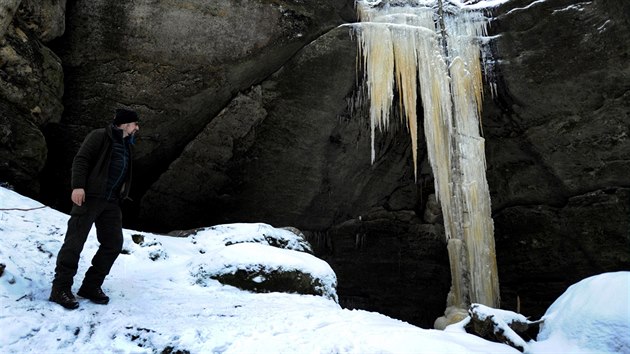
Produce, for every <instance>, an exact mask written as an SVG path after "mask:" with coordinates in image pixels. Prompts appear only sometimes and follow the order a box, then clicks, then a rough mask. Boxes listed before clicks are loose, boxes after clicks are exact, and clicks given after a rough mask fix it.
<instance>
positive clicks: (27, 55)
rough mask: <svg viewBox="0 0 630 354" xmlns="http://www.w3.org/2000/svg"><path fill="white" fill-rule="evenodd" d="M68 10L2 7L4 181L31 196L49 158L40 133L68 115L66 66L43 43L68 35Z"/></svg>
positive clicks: (0, 167) (28, 4)
mask: <svg viewBox="0 0 630 354" xmlns="http://www.w3.org/2000/svg"><path fill="white" fill-rule="evenodd" d="M18 5H19V7H18ZM63 8H65V1H57V0H55V1H31V0H24V1H22V2H21V4H20V1H9V2H6V3H3V4H2V5H0V14H2V15H3V16H2V20H1V21H0V180H2V181H8V182H10V183H11V184H13V185H15V186H16V188H18V190H20V191H21V192H22V193H25V194H28V195H31V196H37V195H38V193H39V178H38V177H39V173H40V172H41V171H42V169H43V168H44V164H45V163H46V157H47V153H48V148H47V144H46V141H45V139H44V135H43V134H42V131H41V129H42V127H43V126H45V125H46V124H48V123H50V122H54V121H59V119H60V118H61V112H62V111H63V106H62V103H61V97H62V95H63V70H62V66H61V61H60V59H59V57H58V56H57V55H56V54H55V53H53V52H52V51H51V50H50V49H49V48H47V47H46V46H45V45H44V44H43V43H44V42H47V41H49V40H51V39H53V38H55V37H57V36H59V35H61V33H63V26H64V17H63Z"/></svg>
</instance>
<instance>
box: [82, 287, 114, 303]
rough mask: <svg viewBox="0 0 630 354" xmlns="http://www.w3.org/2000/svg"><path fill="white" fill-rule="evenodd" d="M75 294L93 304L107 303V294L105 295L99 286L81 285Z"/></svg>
mask: <svg viewBox="0 0 630 354" xmlns="http://www.w3.org/2000/svg"><path fill="white" fill-rule="evenodd" d="M77 295H79V296H81V297H84V298H86V299H88V300H90V301H92V302H93V303H95V304H100V305H107V303H108V302H109V296H107V295H105V293H104V292H103V290H101V287H100V286H99V287H95V288H91V287H90V288H88V287H85V286H83V285H82V286H81V288H79V291H78V292H77Z"/></svg>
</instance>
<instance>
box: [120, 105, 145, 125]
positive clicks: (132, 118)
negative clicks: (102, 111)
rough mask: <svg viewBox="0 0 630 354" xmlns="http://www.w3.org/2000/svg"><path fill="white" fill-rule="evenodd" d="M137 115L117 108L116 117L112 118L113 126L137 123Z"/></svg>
mask: <svg viewBox="0 0 630 354" xmlns="http://www.w3.org/2000/svg"><path fill="white" fill-rule="evenodd" d="M137 121H139V119H138V113H136V112H134V111H130V110H128V109H123V108H118V109H117V110H116V116H115V117H114V125H121V124H125V123H131V122H137Z"/></svg>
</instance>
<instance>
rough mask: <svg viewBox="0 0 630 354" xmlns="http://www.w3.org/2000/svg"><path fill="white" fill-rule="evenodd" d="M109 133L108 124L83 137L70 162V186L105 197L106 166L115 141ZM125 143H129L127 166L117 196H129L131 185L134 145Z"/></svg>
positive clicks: (107, 169) (107, 172) (92, 195)
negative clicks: (77, 150)
mask: <svg viewBox="0 0 630 354" xmlns="http://www.w3.org/2000/svg"><path fill="white" fill-rule="evenodd" d="M112 133H113V132H112V126H111V125H109V126H107V127H105V128H101V129H95V130H93V131H92V132H90V133H89V134H88V135H87V136H86V137H85V140H84V141H83V144H81V148H80V149H79V152H78V153H77V155H76V156H75V157H74V161H73V162H72V181H71V187H72V189H76V188H83V189H85V195H86V196H88V197H97V198H106V197H107V185H108V178H109V166H110V163H111V158H112V146H113V141H114V140H113V139H114V137H113V134H112ZM127 146H129V167H128V170H127V174H126V177H125V181H124V182H123V184H122V187H121V189H120V195H119V196H118V197H119V198H120V199H125V198H127V197H129V186H130V184H131V170H132V160H133V148H132V144H127ZM110 185H111V183H110Z"/></svg>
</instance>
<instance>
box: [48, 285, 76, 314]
mask: <svg viewBox="0 0 630 354" xmlns="http://www.w3.org/2000/svg"><path fill="white" fill-rule="evenodd" d="M49 300H50V301H52V302H56V303H58V304H59V305H61V306H63V307H65V308H67V309H69V310H74V309H76V308H77V307H79V302H78V301H77V299H76V298H75V297H74V295H72V291H71V290H70V289H55V288H53V289H52V291H51V292H50V298H49Z"/></svg>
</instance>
